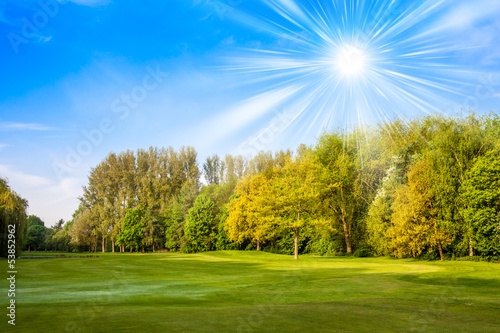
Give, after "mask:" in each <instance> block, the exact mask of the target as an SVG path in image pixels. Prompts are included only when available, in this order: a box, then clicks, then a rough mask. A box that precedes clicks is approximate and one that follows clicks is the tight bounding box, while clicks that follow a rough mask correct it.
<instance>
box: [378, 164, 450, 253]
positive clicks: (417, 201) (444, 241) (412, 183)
mask: <svg viewBox="0 0 500 333" xmlns="http://www.w3.org/2000/svg"><path fill="white" fill-rule="evenodd" d="M431 189H432V169H431V165H430V163H429V161H427V160H425V159H423V160H421V161H419V162H417V163H416V164H415V165H414V166H413V167H412V169H411V170H410V172H409V173H408V184H405V185H402V186H401V187H400V188H399V189H398V190H397V191H396V197H395V202H394V206H395V207H394V213H393V215H392V218H391V226H390V227H389V228H388V230H387V236H388V238H389V239H390V243H391V248H392V252H393V254H394V255H395V256H397V257H399V258H402V257H404V256H413V257H417V256H419V255H420V254H422V252H423V251H424V250H425V249H436V248H437V249H438V251H439V255H440V258H441V260H443V247H444V246H446V245H449V244H450V243H451V242H452V241H453V234H452V233H451V232H450V231H449V230H447V229H446V227H445V224H444V223H443V222H441V221H440V220H439V219H438V218H437V216H436V210H435V208H434V207H433V201H434V199H433V197H432V193H431Z"/></svg>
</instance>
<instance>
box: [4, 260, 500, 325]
mask: <svg viewBox="0 0 500 333" xmlns="http://www.w3.org/2000/svg"><path fill="white" fill-rule="evenodd" d="M98 255H99V258H62V259H26V260H22V259H21V260H18V261H17V270H18V274H17V281H16V283H17V285H16V289H17V292H16V304H17V308H16V310H17V313H16V315H17V316H16V326H15V329H12V327H8V329H10V330H12V331H17V332H129V331H136V332H272V331H282V332H455V333H456V332H500V265H499V264H493V263H484V262H454V261H452V262H426V261H412V260H395V259H388V258H365V259H361V258H342V257H337V258H325V257H312V256H302V257H300V259H299V260H298V261H293V260H292V257H290V256H282V255H275V254H269V253H260V252H232V251H227V252H210V253H203V254H193V255H183V254H104V255H102V254H98ZM1 262H3V263H4V266H5V267H7V263H6V261H5V260H2V261H1ZM6 270H7V269H5V271H6ZM3 281H4V282H2V283H3V284H2V290H4V291H5V290H7V289H8V288H6V287H7V284H6V282H5V281H6V280H5V279H4V280H3ZM0 299H1V300H2V304H4V305H5V304H7V302H8V299H7V295H6V292H2V294H1V296H0ZM3 308H4V312H6V309H5V307H3ZM2 317H3V318H4V319H3V321H4V322H3V323H2V324H1V326H0V327H7V326H10V325H7V319H6V316H5V314H3V315H2ZM0 331H3V330H0Z"/></svg>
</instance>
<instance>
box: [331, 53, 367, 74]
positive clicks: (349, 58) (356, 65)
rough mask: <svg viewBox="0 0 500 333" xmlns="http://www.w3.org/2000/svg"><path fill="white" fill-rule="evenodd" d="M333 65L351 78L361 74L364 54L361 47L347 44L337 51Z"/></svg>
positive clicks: (364, 62)
mask: <svg viewBox="0 0 500 333" xmlns="http://www.w3.org/2000/svg"><path fill="white" fill-rule="evenodd" d="M335 65H336V68H337V69H338V70H339V71H340V72H341V73H342V74H343V75H344V76H346V77H349V78H353V77H356V76H358V75H361V74H363V71H364V69H365V66H366V55H365V54H364V52H363V51H362V50H361V49H359V48H357V47H355V46H352V45H348V46H345V47H343V48H341V49H340V50H339V51H338V54H337V59H336V62H335Z"/></svg>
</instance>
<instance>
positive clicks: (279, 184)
mask: <svg viewBox="0 0 500 333" xmlns="http://www.w3.org/2000/svg"><path fill="white" fill-rule="evenodd" d="M324 177H325V169H324V167H323V166H322V165H321V163H319V162H318V160H317V158H316V157H314V156H306V157H302V158H297V159H295V160H292V159H291V158H288V159H287V161H286V163H285V165H284V166H283V167H276V168H274V169H273V175H272V178H271V181H270V183H269V184H268V186H265V187H263V191H262V195H261V196H260V197H259V199H260V202H261V205H260V206H261V209H262V210H261V214H262V215H263V217H264V219H265V220H266V221H267V222H266V224H267V225H269V226H271V227H270V228H271V229H273V230H277V229H285V230H292V231H293V232H294V235H295V236H294V246H295V249H294V259H298V255H299V244H298V240H299V233H300V230H301V229H302V228H303V227H304V226H306V225H313V224H318V223H320V222H322V221H323V219H322V218H321V217H320V216H319V214H318V206H319V203H320V200H319V196H320V194H321V193H322V192H323V191H324V187H325V180H324Z"/></svg>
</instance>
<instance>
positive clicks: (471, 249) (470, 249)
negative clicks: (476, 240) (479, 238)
mask: <svg viewBox="0 0 500 333" xmlns="http://www.w3.org/2000/svg"><path fill="white" fill-rule="evenodd" d="M469 257H474V248H473V247H472V238H469Z"/></svg>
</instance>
